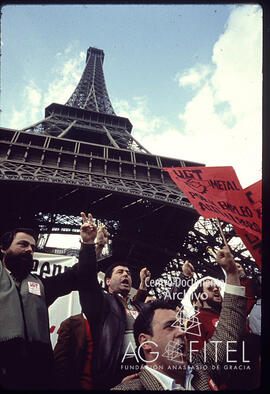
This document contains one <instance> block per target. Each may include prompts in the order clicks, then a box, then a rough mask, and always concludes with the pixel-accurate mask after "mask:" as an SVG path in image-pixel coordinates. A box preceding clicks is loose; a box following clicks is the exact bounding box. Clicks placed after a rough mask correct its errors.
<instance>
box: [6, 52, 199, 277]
mask: <svg viewBox="0 0 270 394" xmlns="http://www.w3.org/2000/svg"><path fill="white" fill-rule="evenodd" d="M103 61H104V52H103V51H102V50H100V49H97V48H93V47H90V48H89V49H88V51H87V55H86V66H85V69H84V71H83V74H82V77H81V79H80V81H79V83H78V85H77V87H76V89H75V90H74V92H73V94H72V95H71V97H70V98H69V99H68V101H67V102H66V104H65V105H63V104H58V103H52V104H51V105H49V106H48V107H47V108H46V109H45V117H44V119H42V120H41V121H39V122H36V123H35V124H33V125H30V126H27V127H25V128H23V129H21V130H14V129H7V128H0V182H1V186H2V187H1V191H2V193H1V202H2V204H1V219H2V220H1V224H0V230H1V233H2V232H3V231H6V230H8V229H10V228H13V227H15V226H24V227H25V226H31V227H34V228H37V229H38V231H39V234H40V236H42V235H45V234H53V233H63V234H76V233H78V230H79V226H80V217H79V214H80V212H81V211H85V212H91V213H92V214H93V216H94V217H96V218H99V219H100V220H101V221H103V222H104V223H105V224H106V225H107V227H108V228H109V231H110V234H111V244H110V251H109V252H110V253H109V257H108V258H107V259H104V261H103V262H101V263H100V269H101V270H104V269H106V267H107V265H108V264H109V263H110V262H111V261H112V260H117V259H121V260H125V261H126V262H127V263H128V264H130V266H131V267H134V269H136V270H137V271H138V270H139V269H141V268H142V267H144V266H147V267H148V268H149V269H150V270H151V271H152V275H153V278H155V277H158V276H159V275H160V273H161V272H162V271H163V269H164V267H165V266H166V265H167V264H168V262H170V261H171V260H172V259H173V258H175V256H177V255H181V253H182V252H183V241H184V239H185V237H186V235H187V233H188V231H189V230H190V229H192V227H193V225H194V223H195V222H196V221H197V219H198V214H197V212H196V211H195V210H194V208H193V207H192V205H191V204H190V203H189V201H188V200H187V198H186V197H185V195H184V194H183V193H182V192H181V191H180V190H179V189H178V187H177V186H176V185H175V184H174V183H173V182H172V181H171V179H170V177H169V175H168V174H167V173H166V172H164V171H163V168H164V167H179V166H183V167H186V166H201V165H203V164H201V163H195V162H191V161H186V160H180V159H173V158H168V157H163V156H158V155H153V154H151V153H150V152H149V151H148V150H147V149H145V148H144V147H143V146H142V145H141V143H140V142H139V141H137V140H136V139H135V138H134V137H133V136H132V135H131V131H132V124H131V122H130V121H129V119H127V118H124V117H120V116H117V115H116V114H115V112H114V109H113V107H112V104H111V101H110V99H109V95H108V92H107V89H106V84H105V78H104V73H103ZM39 247H40V250H43V251H46V250H47V249H48V248H47V249H46V240H45V241H44V239H43V242H40V244H39ZM60 249H61V245H60ZM62 252H63V253H64V251H62ZM136 284H137V283H136V282H135V285H136Z"/></svg>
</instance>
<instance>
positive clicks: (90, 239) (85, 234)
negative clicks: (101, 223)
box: [80, 212, 97, 244]
mask: <svg viewBox="0 0 270 394" xmlns="http://www.w3.org/2000/svg"><path fill="white" fill-rule="evenodd" d="M81 217H82V220H83V223H82V225H81V228H80V236H81V240H82V242H83V243H85V244H93V243H94V242H95V238H96V236H97V226H96V225H95V224H94V221H93V216H92V215H91V213H88V219H87V217H86V215H85V213H84V212H81Z"/></svg>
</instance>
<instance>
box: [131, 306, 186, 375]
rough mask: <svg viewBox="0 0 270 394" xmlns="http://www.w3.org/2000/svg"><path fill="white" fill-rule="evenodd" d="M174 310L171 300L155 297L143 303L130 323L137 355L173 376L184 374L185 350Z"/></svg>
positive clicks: (183, 339)
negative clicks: (132, 328) (155, 298)
mask: <svg viewBox="0 0 270 394" xmlns="http://www.w3.org/2000/svg"><path fill="white" fill-rule="evenodd" d="M176 314H177V311H176V309H175V304H174V303H172V302H170V301H165V300H162V299H159V300H155V301H152V302H149V303H146V304H144V306H143V308H142V310H141V311H140V313H139V315H138V317H137V319H136V320H135V323H134V338H135V341H136V345H137V347H139V346H141V348H140V352H139V356H140V358H141V359H143V360H145V362H146V365H148V366H152V367H153V368H157V367H158V370H159V371H160V372H162V373H164V374H166V375H168V376H171V377H173V378H175V376H178V377H179V375H181V373H184V374H185V367H186V365H187V351H188V342H187V337H186V334H185V332H183V331H182V330H181V329H180V327H179V325H178V324H177V318H176ZM173 365H174V366H175V365H177V366H178V367H179V368H176V369H175V368H172V366H173ZM180 366H182V367H181V368H180ZM181 371H182V372H181Z"/></svg>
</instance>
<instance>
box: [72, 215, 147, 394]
mask: <svg viewBox="0 0 270 394" xmlns="http://www.w3.org/2000/svg"><path fill="white" fill-rule="evenodd" d="M81 216H82V219H83V224H82V226H81V231H80V235H81V240H82V243H81V250H80V254H79V273H80V278H82V280H81V281H80V286H79V287H80V290H79V294H80V302H81V306H82V311H83V313H84V316H85V317H86V319H87V322H88V323H89V326H90V331H91V337H92V343H93V351H91V353H92V354H91V360H90V361H91V371H88V373H91V377H92V387H93V389H109V388H111V387H113V386H115V385H116V384H118V383H119V382H121V380H122V379H123V377H124V376H126V375H129V374H130V373H133V371H134V368H135V367H139V365H138V362H137V360H136V357H134V354H132V351H131V352H129V354H126V349H128V348H130V349H134V348H135V341H134V337H133V325H134V322H135V319H136V317H137V315H138V312H139V310H140V309H141V307H142V305H143V303H144V300H145V298H146V295H147V291H146V286H145V281H146V278H147V276H148V277H149V275H150V273H149V271H147V270H146V269H144V270H141V273H140V277H141V285H144V289H143V288H141V290H143V292H142V293H143V294H142V295H141V296H139V295H138V293H137V298H136V301H134V300H133V299H131V297H130V295H129V293H130V289H131V286H132V279H131V273H130V270H129V267H127V265H126V264H125V262H120V261H119V262H117V263H116V264H114V265H112V266H110V267H109V268H108V269H107V271H106V273H105V285H106V290H107V291H104V289H102V287H101V286H100V284H99V282H98V279H97V264H96V257H95V245H94V239H95V234H96V233H97V228H96V225H95V223H94V220H93V218H92V215H91V214H88V218H87V217H86V215H85V213H84V212H82V213H81ZM142 273H143V275H141V274H142ZM141 285H140V287H141ZM123 358H124V359H125V361H124V362H122V361H121V360H123ZM88 369H90V368H88Z"/></svg>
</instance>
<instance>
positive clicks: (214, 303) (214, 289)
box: [192, 279, 222, 312]
mask: <svg viewBox="0 0 270 394" xmlns="http://www.w3.org/2000/svg"><path fill="white" fill-rule="evenodd" d="M197 300H198V302H199V304H200V305H199V308H207V309H209V308H211V309H214V310H216V311H217V312H220V310H221V305H222V296H221V294H220V287H219V286H218V285H217V284H216V282H215V281H214V280H211V279H205V280H203V281H201V282H200V283H199V285H198V287H197V288H196V290H195V291H194V292H193V294H192V301H193V303H194V302H196V301H197Z"/></svg>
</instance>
